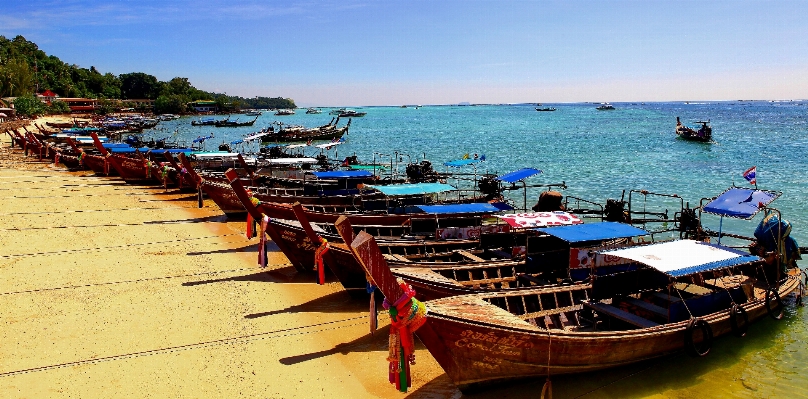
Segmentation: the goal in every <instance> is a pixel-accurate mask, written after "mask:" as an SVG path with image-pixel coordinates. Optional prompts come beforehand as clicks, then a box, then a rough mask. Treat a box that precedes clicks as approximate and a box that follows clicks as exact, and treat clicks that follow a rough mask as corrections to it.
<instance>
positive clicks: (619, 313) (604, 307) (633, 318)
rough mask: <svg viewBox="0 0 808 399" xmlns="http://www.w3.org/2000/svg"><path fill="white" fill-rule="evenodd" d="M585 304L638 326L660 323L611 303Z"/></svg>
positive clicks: (653, 325) (652, 325)
mask: <svg viewBox="0 0 808 399" xmlns="http://www.w3.org/2000/svg"><path fill="white" fill-rule="evenodd" d="M584 306H585V307H587V308H590V309H592V310H594V311H595V312H598V313H600V314H603V315H606V316H610V317H614V318H615V319H618V320H621V321H624V322H626V323H628V324H631V325H634V326H637V327H639V328H649V327H656V326H658V325H659V324H658V323H654V322H653V321H651V320H648V319H644V318H642V317H640V316H637V315H635V314H632V313H629V312H626V311H624V310H620V309H618V308H616V307H614V306H612V305H609V304H605V303H600V302H584Z"/></svg>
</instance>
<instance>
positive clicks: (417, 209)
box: [8, 131, 805, 392]
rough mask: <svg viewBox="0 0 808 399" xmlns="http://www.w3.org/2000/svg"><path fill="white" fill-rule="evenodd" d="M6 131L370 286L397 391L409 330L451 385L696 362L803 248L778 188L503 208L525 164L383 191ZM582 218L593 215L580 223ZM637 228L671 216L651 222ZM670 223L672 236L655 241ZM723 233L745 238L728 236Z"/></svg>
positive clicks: (350, 176)
mask: <svg viewBox="0 0 808 399" xmlns="http://www.w3.org/2000/svg"><path fill="white" fill-rule="evenodd" d="M8 133H9V134H10V135H12V139H13V140H14V143H15V144H17V145H19V146H20V148H21V149H22V150H24V151H26V152H27V153H28V154H30V156H33V157H36V158H39V159H52V160H53V161H54V162H61V163H64V164H65V165H66V166H68V167H69V168H76V167H79V168H91V169H92V170H93V171H95V172H96V173H98V174H103V175H114V174H115V173H117V174H118V175H120V176H121V177H123V178H124V180H126V181H127V182H132V183H139V184H142V183H152V184H163V185H164V186H165V187H166V188H169V187H176V188H178V189H185V190H191V191H197V193H198V194H199V198H200V200H201V195H202V193H203V192H205V193H207V195H208V196H209V197H210V198H212V199H214V201H215V202H216V203H217V205H219V207H220V208H221V209H222V211H223V212H224V213H226V214H228V215H229V216H237V215H238V214H246V215H247V220H248V221H247V223H248V229H247V230H248V235H249V236H258V237H259V239H260V240H261V242H262V244H261V245H259V254H258V263H259V264H261V265H262V266H266V248H267V247H266V243H265V240H266V237H267V236H268V237H269V238H271V239H272V241H274V242H275V244H277V246H278V248H279V249H280V250H281V251H283V253H284V254H285V255H286V256H287V257H288V258H289V260H290V262H291V263H292V264H293V265H294V267H295V268H296V269H297V270H298V271H299V272H301V273H311V272H315V273H317V276H318V277H317V279H318V280H319V281H320V282H322V281H323V280H324V279H325V274H326V272H328V273H330V274H333V275H334V276H335V277H336V278H337V280H338V281H339V282H340V283H341V284H342V285H343V286H344V287H345V289H346V290H348V291H349V292H351V293H352V295H354V296H360V297H367V296H368V295H375V294H374V293H375V292H380V293H381V294H382V295H384V297H385V298H386V300H385V303H384V305H385V307H386V308H387V309H388V310H389V313H390V316H391V328H390V331H391V339H390V347H389V351H390V354H389V357H388V362H389V365H388V366H386V367H384V368H386V369H387V370H388V378H389V381H390V382H391V383H393V384H395V385H396V387H397V388H398V389H400V390H402V391H406V389H407V387H408V386H409V385H410V382H411V379H410V373H409V370H410V367H412V365H413V364H414V361H415V359H414V348H413V343H414V341H413V340H414V338H415V337H417V338H418V339H420V340H421V342H423V344H424V345H425V346H426V348H427V349H428V350H429V352H430V353H431V354H432V356H434V357H435V359H436V360H437V362H438V363H439V364H440V365H441V367H443V369H444V370H445V371H446V373H447V375H448V376H449V377H450V378H451V380H452V381H453V382H454V383H455V384H456V385H457V386H458V387H459V388H460V389H461V390H463V391H464V392H474V391H475V390H476V389H477V388H478V387H481V386H485V385H489V384H496V383H502V382H505V381H511V380H516V379H523V378H548V381H549V378H551V377H552V376H553V375H559V374H570V373H581V372H587V371H593V370H599V369H605V368H611V367H618V366H621V365H625V364H630V363H635V362H639V361H643V360H646V359H651V358H655V357H660V356H665V355H668V354H672V353H676V352H681V351H687V352H689V353H691V354H693V355H694V356H704V355H707V354H708V353H709V352H710V349H711V345H712V342H713V340H714V339H715V338H717V337H719V336H723V335H736V336H743V335H745V334H746V331H747V328H748V326H749V324H751V323H752V322H754V321H756V320H759V319H761V318H763V317H772V318H775V319H779V318H781V317H782V315H783V308H784V306H785V303H786V302H785V298H786V296H788V295H790V294H792V293H796V294H797V296H799V297H800V298H801V296H802V295H804V290H805V286H804V284H805V281H804V279H805V276H804V273H803V272H801V271H800V269H799V268H798V267H796V263H795V260H796V259H798V258H799V257H800V253H801V252H804V250H805V249H804V248H800V247H799V246H798V245H797V243H796V241H794V240H793V238H791V235H790V232H791V225H790V224H789V223H788V222H787V221H786V220H784V219H783V218H782V215H780V213H779V211H777V210H776V209H775V208H773V207H772V206H771V204H772V202H773V201H775V200H776V199H777V198H778V197H779V196H780V195H781V193H779V192H776V191H769V190H761V189H757V188H756V187H755V188H741V187H731V188H729V189H728V190H726V191H725V192H723V193H721V194H719V195H717V196H714V197H708V198H704V199H702V201H700V202H698V203H699V204H700V205H699V206H698V207H696V208H688V207H686V206H684V205H682V209H680V210H678V211H676V212H675V213H674V215H669V214H668V212H667V211H666V212H664V213H661V212H658V213H655V212H653V211H647V210H645V209H643V210H642V211H639V210H637V209H636V208H634V209H632V206H631V200H632V197H631V196H632V194H635V193H637V195H642V196H643V197H647V196H649V195H654V193H648V192H644V191H634V190H632V191H631V192H630V193H629V201H628V204H627V203H626V201H623V200H622V199H621V200H619V201H618V200H612V201H611V202H607V203H606V204H605V206H600V205H597V206H593V207H590V208H588V209H584V208H582V207H579V206H573V204H574V203H578V201H577V199H573V198H567V199H566V200H563V199H562V197H561V195H560V193H558V192H555V191H546V192H545V193H543V194H542V197H541V198H540V200H539V202H538V203H537V205H536V207H535V208H534V211H533V212H527V211H526V210H524V209H523V211H524V212H522V213H513V212H508V210H512V207H511V206H509V205H507V203H506V202H504V201H503V198H502V195H501V194H502V191H501V189H502V188H503V187H504V186H503V185H505V184H507V186H508V187H511V186H513V183H515V182H523V181H524V179H527V178H528V177H530V176H532V175H535V174H536V173H538V171H537V170H535V169H529V168H528V169H523V170H518V171H515V172H512V173H508V174H504V175H500V176H492V177H491V179H490V180H489V181H488V182H489V183H487V184H488V187H498V188H500V191H497V190H489V191H486V190H481V189H480V187H477V188H475V192H476V193H477V195H471V196H466V197H457V199H455V198H449V197H446V196H444V197H443V199H442V200H440V201H438V200H436V198H438V194H439V193H447V192H452V191H454V190H455V188H454V187H451V186H449V187H446V186H448V185H446V184H445V183H441V180H443V179H445V178H446V176H441V175H439V174H431V173H427V174H426V175H424V174H423V173H420V174H413V176H416V175H417V176H419V178H423V179H427V180H432V179H434V181H412V180H411V179H402V181H391V182H389V183H388V184H381V183H382V182H380V181H378V180H377V179H376V176H375V175H374V174H373V173H370V172H369V171H368V170H367V169H342V168H339V169H335V168H328V167H327V166H328V165H329V164H328V163H327V162H326V163H325V165H320V166H323V168H322V169H320V170H306V169H304V168H296V167H292V166H293V165H297V164H300V165H309V166H307V167H308V168H312V167H313V166H314V165H318V164H319V163H320V161H319V160H316V159H313V158H310V159H306V160H304V159H303V158H301V157H298V158H279V157H276V158H266V159H261V160H259V159H258V158H256V159H254V160H248V159H245V157H244V156H243V155H242V154H237V153H236V154H222V153H217V154H204V153H195V152H191V151H184V150H179V149H178V150H175V152H171V151H170V150H166V151H164V152H163V153H161V154H159V155H158V153H157V152H156V151H154V150H145V151H142V150H141V149H139V148H134V149H132V150H130V149H127V148H124V147H123V146H116V145H115V144H110V143H104V142H102V140H101V139H100V138H99V137H98V136H97V135H96V134H95V133H92V134H91V137H92V139H93V148H92V149H84V148H81V147H79V146H78V145H76V143H75V142H74V141H73V140H72V139H70V140H67V143H68V144H67V146H60V145H57V144H55V143H54V142H48V141H42V140H40V139H38V138H37V137H36V136H35V135H34V134H32V133H28V132H26V134H22V133H19V132H17V131H10V132H8ZM153 156H162V157H163V158H164V161H163V163H160V164H157V165H155V162H156V158H152V157H153ZM74 158H75V159H74ZM247 158H249V157H247ZM311 161H314V162H311ZM71 165H73V166H71ZM374 166H375V165H374ZM328 169H331V170H328ZM171 171H173V173H172V172H171ZM307 172H310V173H307ZM421 172H423V170H421ZM155 173H156V174H158V175H161V176H162V178H163V180H160V178H159V177H157V176H154V175H155ZM481 186H482V185H481ZM217 197H220V198H218V199H217ZM667 197H669V198H675V199H679V197H678V196H675V195H668V196H667ZM694 203H695V202H694ZM682 204H684V201H682ZM626 205H628V210H626V208H625V207H626ZM525 207H526V205H525ZM760 212H763V213H764V218H763V219H762V220H761V222H760V223H759V225H758V226H757V228H755V229H754V232H753V233H752V234H729V233H726V232H723V231H720V230H719V231H717V232H716V231H710V230H709V229H707V228H705V227H704V226H702V225H701V223H700V220H701V219H702V218H703V217H706V216H707V215H714V216H716V217H720V218H738V219H752V218H753V217H755V215H757V214H759V213H760ZM583 216H595V218H594V219H600V221H597V222H592V223H583V220H582V218H583ZM649 221H650V222H653V221H658V222H663V223H670V226H673V227H670V226H669V227H668V229H666V230H665V229H663V230H651V229H647V226H648V223H649ZM632 223H633V224H638V226H639V225H640V224H639V223H641V226H642V227H644V228H639V227H638V226H635V225H632ZM671 232H675V235H678V237H675V236H674V237H672V236H671V234H667V235H666V234H660V233H671ZM660 237H665V238H664V239H662V238H660ZM722 239H724V240H725V243H724V244H721V240H722ZM728 239H735V240H739V241H741V242H746V243H747V244H749V245H748V246H745V247H742V246H738V245H734V246H729V245H727V244H726V240H728ZM683 254H687V256H683ZM369 292H370V293H369ZM371 304H375V301H371ZM371 314H372V315H375V314H376V313H375V309H373V308H372V309H371ZM374 328H375V323H371V329H374ZM380 362H381V359H380ZM546 388H548V389H549V384H548V385H546Z"/></svg>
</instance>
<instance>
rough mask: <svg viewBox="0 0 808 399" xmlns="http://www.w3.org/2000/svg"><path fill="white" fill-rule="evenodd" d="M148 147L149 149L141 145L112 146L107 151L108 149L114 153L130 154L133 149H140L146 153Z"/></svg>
mask: <svg viewBox="0 0 808 399" xmlns="http://www.w3.org/2000/svg"><path fill="white" fill-rule="evenodd" d="M150 149H151V148H149V147H142V148H132V147H112V148H109V151H110V152H114V153H116V154H130V153H134V152H135V150H139V151H140V152H142V153H146V152H147V151H149V150H150Z"/></svg>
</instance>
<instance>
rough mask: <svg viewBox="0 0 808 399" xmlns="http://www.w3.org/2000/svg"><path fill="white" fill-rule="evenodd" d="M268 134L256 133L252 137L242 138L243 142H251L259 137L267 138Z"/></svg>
mask: <svg viewBox="0 0 808 399" xmlns="http://www.w3.org/2000/svg"><path fill="white" fill-rule="evenodd" d="M269 134H270V133H269V132H266V133H258V134H253V135H250V136H247V137H245V138H244V141H253V140H258V139H260V138H261V137H264V136H268V135H269Z"/></svg>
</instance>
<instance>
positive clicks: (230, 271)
mask: <svg viewBox="0 0 808 399" xmlns="http://www.w3.org/2000/svg"><path fill="white" fill-rule="evenodd" d="M280 266H282V265H280ZM249 270H252V271H260V269H256V268H254V267H245V268H241V269H232V270H217V271H210V272H199V273H191V274H179V275H175V276H160V277H148V278H138V279H133V280H122V281H107V282H104V283H90V284H81V285H66V286H63V287H50V288H34V289H30V290H22V291H11V292H0V295H15V294H31V293H35V292H46V291H58V290H70V289H76V288H87V287H101V286H105V285H117V284H130V283H142V282H146V281H157V280H169V279H175V278H183V277H197V276H210V275H214V274H225V273H235V272H243V271H249Z"/></svg>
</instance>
